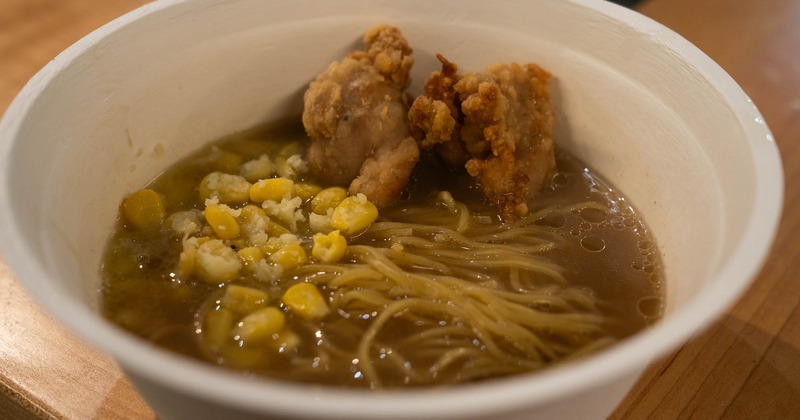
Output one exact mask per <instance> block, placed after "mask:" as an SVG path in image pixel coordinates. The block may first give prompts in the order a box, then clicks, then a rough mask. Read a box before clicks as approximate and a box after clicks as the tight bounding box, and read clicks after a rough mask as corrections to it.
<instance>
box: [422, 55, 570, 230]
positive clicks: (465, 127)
mask: <svg viewBox="0 0 800 420" xmlns="http://www.w3.org/2000/svg"><path fill="white" fill-rule="evenodd" d="M437 58H438V59H439V61H440V62H441V63H442V71H441V72H434V73H432V74H431V75H430V76H429V77H428V79H427V80H426V81H425V95H423V96H420V97H418V98H417V99H416V100H415V101H414V103H413V104H412V106H411V109H410V110H409V121H410V124H411V132H412V134H413V135H414V138H415V139H417V141H418V142H419V144H420V146H421V147H422V148H423V149H434V150H435V151H436V152H437V153H438V154H439V155H440V156H442V158H443V160H444V161H445V162H447V163H449V164H450V165H453V166H461V165H463V166H464V167H465V168H466V170H467V172H469V174H470V175H472V176H474V177H476V178H477V180H478V181H479V182H480V184H481V186H482V188H483V192H484V194H485V195H486V197H487V198H488V199H489V200H490V201H491V202H492V203H493V204H494V205H495V207H496V208H497V209H498V210H499V212H500V215H501V217H502V218H503V220H506V221H513V220H516V219H518V218H519V217H522V216H525V215H526V214H528V202H529V200H531V199H533V198H534V197H535V196H536V195H537V194H538V193H539V191H540V190H541V189H542V187H543V186H545V185H546V184H548V183H549V182H550V180H551V179H552V177H553V175H554V173H555V167H556V164H555V148H554V146H553V140H552V129H553V110H552V106H551V103H550V91H549V86H548V80H549V78H550V74H549V73H548V72H546V71H545V70H543V69H542V68H540V67H539V66H537V65H535V64H527V65H519V64H516V63H511V64H497V65H494V66H490V67H489V68H487V69H486V71H484V72H482V73H465V74H463V75H462V76H458V74H457V72H458V67H457V66H456V65H455V64H454V63H452V62H450V61H448V60H447V59H445V58H444V57H442V56H441V55H437Z"/></svg>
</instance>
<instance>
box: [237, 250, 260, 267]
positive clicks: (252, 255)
mask: <svg viewBox="0 0 800 420" xmlns="http://www.w3.org/2000/svg"><path fill="white" fill-rule="evenodd" d="M236 255H238V256H239V258H240V259H241V260H242V262H243V263H245V264H246V265H251V264H255V263H257V262H259V261H261V260H263V259H264V258H265V257H264V252H263V251H262V250H261V248H259V247H257V246H248V247H246V248H242V249H240V250H238V251H236Z"/></svg>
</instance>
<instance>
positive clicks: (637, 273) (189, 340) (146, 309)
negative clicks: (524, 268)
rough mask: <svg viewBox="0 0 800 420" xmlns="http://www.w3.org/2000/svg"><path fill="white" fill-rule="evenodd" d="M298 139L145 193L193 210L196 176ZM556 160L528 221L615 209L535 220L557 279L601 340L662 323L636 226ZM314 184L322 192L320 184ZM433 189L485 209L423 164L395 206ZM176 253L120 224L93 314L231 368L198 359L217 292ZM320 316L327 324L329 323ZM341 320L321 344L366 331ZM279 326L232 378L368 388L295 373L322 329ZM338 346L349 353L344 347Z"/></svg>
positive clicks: (203, 159) (270, 141) (232, 141)
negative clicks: (183, 267)
mask: <svg viewBox="0 0 800 420" xmlns="http://www.w3.org/2000/svg"><path fill="white" fill-rule="evenodd" d="M306 141H307V140H306V138H305V134H304V133H303V130H302V127H301V126H299V125H298V124H297V123H296V122H292V123H279V124H273V125H270V126H268V127H266V128H259V129H256V130H251V131H247V132H244V133H241V134H237V135H234V136H231V137H229V138H226V139H222V140H220V141H218V142H216V143H214V144H213V146H208V147H206V148H205V149H203V150H201V151H199V152H197V153H195V154H193V155H192V156H190V157H188V158H186V159H184V160H182V161H180V162H179V163H177V164H175V165H174V166H172V167H171V168H170V169H168V170H167V171H166V172H165V173H164V174H162V175H161V176H159V177H158V178H157V179H156V180H155V181H153V182H152V183H151V184H150V185H149V186H148V187H149V188H151V189H153V190H155V191H158V192H159V193H160V194H161V195H162V196H163V198H164V201H165V208H166V211H167V214H170V213H173V212H175V211H179V210H186V209H190V208H195V209H200V210H202V209H203V200H201V199H200V196H199V193H198V184H199V183H200V180H201V179H202V178H203V177H204V176H205V175H206V174H207V173H209V172H211V171H214V170H219V171H223V172H224V171H232V170H233V169H234V168H236V167H237V166H238V165H239V164H241V163H242V162H243V161H247V160H250V159H255V158H257V157H258V156H260V155H261V154H264V153H266V154H270V155H274V154H277V153H281V149H282V148H294V149H298V147H299V148H300V149H302V147H304V145H305V144H306V143H305V142H306ZM557 163H558V168H559V173H558V175H557V176H556V177H555V179H554V182H553V184H552V186H551V187H549V188H548V189H546V190H545V191H543V192H542V193H541V194H540V195H539V197H537V198H536V200H535V201H534V202H533V203H532V205H531V212H532V213H535V212H536V211H537V210H539V209H543V208H564V207H568V206H570V205H573V204H577V203H582V202H586V201H594V202H599V203H603V204H606V205H608V206H609V207H611V208H612V209H613V210H614V211H613V212H611V213H610V214H606V213H603V212H599V211H596V210H592V209H583V210H575V211H568V212H566V213H564V212H552V213H550V214H546V215H544V216H543V217H542V218H540V219H539V220H537V221H536V225H538V226H541V227H543V228H544V229H546V230H548V231H551V232H557V233H558V234H559V235H560V236H561V237H562V238H563V239H564V241H563V242H564V243H565V244H566V245H565V246H562V247H558V248H554V249H552V250H550V251H546V252H545V253H544V256H545V257H547V258H550V259H552V260H553V261H555V262H557V263H558V264H560V265H561V266H563V267H564V275H565V277H566V278H567V279H568V281H569V282H570V283H571V284H572V286H574V287H578V288H583V289H588V290H590V291H591V293H592V294H594V296H595V297H596V298H597V300H598V301H599V302H601V303H602V305H601V306H602V309H603V311H604V315H605V316H606V317H608V319H609V322H608V323H607V329H608V331H609V334H611V335H612V336H613V337H614V338H616V339H624V338H625V337H628V336H630V335H632V334H634V333H636V332H637V331H640V330H641V329H643V328H645V327H647V326H648V325H650V324H651V323H653V322H654V321H656V320H657V319H658V318H659V317H660V316H661V312H662V306H663V301H664V291H663V288H662V284H663V270H662V267H661V259H660V255H659V254H658V250H657V249H656V247H655V244H654V241H653V240H652V238H651V237H650V235H649V233H648V232H647V230H646V228H645V226H644V225H643V223H642V222H641V220H640V219H639V217H638V216H637V215H636V213H635V212H634V210H633V209H632V208H631V207H630V206H629V205H628V204H627V201H626V200H625V198H624V197H623V196H622V195H620V194H619V192H617V191H615V190H614V189H613V188H611V187H609V186H608V185H607V184H606V183H605V182H604V181H602V179H601V178H599V177H598V176H597V174H595V173H594V172H592V171H591V170H590V169H588V168H587V167H586V165H584V164H583V163H582V162H580V161H579V160H577V159H575V158H574V157H572V156H570V155H569V154H567V153H564V152H559V153H558V155H557ZM443 174H444V175H445V176H443ZM307 181H309V182H314V181H318V180H313V179H309V180H307ZM319 184H321V185H324V182H319ZM439 190H449V191H451V193H452V195H453V197H454V198H455V199H456V200H459V201H462V202H465V203H467V204H468V206H469V207H470V209H471V210H472V211H473V212H491V210H490V209H489V208H488V207H487V205H486V204H485V203H484V202H483V201H482V199H481V196H480V192H479V191H480V189H479V188H478V187H477V186H476V185H474V183H473V182H472V181H471V179H469V177H468V176H466V175H465V174H464V173H463V172H460V171H453V170H450V169H445V168H443V167H439V166H438V164H437V162H436V161H435V159H432V158H430V157H427V158H425V159H423V161H422V163H421V164H420V165H419V166H418V168H417V169H416V170H415V173H414V176H413V178H412V181H411V182H410V184H409V186H408V188H407V190H406V192H405V193H404V199H405V200H407V201H406V202H419V201H425V200H430V197H431V196H432V194H433V192H435V191H439ZM402 212H403V208H402V205H400V206H396V207H395V208H393V209H387V210H386V211H382V212H381V213H382V214H384V213H386V214H392V213H394V214H397V215H402ZM497 223H500V222H499V220H498V221H497ZM301 229H307V226H305V225H304V226H301ZM357 242H358V240H356V241H355V242H354V243H357ZM362 242H363V241H362ZM181 246H182V243H181V238H180V237H178V236H176V235H175V234H174V233H173V232H171V231H170V229H169V228H168V227H166V226H164V227H162V228H161V229H156V230H153V231H148V232H140V231H137V230H135V229H131V228H130V227H128V226H126V225H125V223H124V221H122V220H120V221H119V222H118V224H117V227H116V229H115V231H114V234H113V236H112V238H111V239H110V241H109V243H108V245H107V248H106V252H105V255H104V257H103V263H102V267H101V273H102V277H103V280H104V283H103V286H102V289H101V296H102V299H101V306H102V312H103V314H104V316H106V317H107V318H108V319H110V320H111V321H112V322H114V323H116V324H117V325H119V326H120V327H122V328H124V329H126V330H128V331H130V332H131V333H133V334H135V335H137V336H139V337H142V338H144V339H145V340H148V341H150V342H153V343H155V344H157V345H159V346H161V347H163V348H166V349H169V350H171V351H175V352H178V353H181V354H184V355H186V356H189V357H192V358H195V359H200V360H205V361H207V362H210V363H214V364H220V365H224V366H228V367H231V368H241V366H237V363H233V362H227V361H225V360H223V358H221V357H219V356H218V355H209V354H208V352H207V351H205V350H203V348H202V346H201V345H200V339H199V337H198V332H197V331H198V325H200V324H198V322H199V321H198V313H201V312H202V310H203V308H204V307H207V305H208V302H209V300H210V299H211V300H213V299H214V296H217V295H218V294H219V293H220V290H221V286H220V285H216V284H208V283H205V282H202V281H197V280H195V279H193V278H182V277H181V276H180V275H179V274H178V271H177V270H176V266H177V260H178V256H179V254H180V252H181ZM287 282H291V280H290V279H289V280H287ZM234 283H236V284H241V285H248V286H255V287H261V288H263V289H265V290H267V291H268V292H269V294H270V296H276V297H278V298H279V297H280V294H281V293H282V291H283V290H285V288H286V286H281V285H275V284H271V285H263V284H259V282H258V281H257V280H255V279H253V278H250V277H247V276H242V277H241V278H239V279H238V280H236V281H234ZM204 305H206V306H204ZM331 316H332V317H333V318H336V316H337V315H336V314H333V315H331ZM340 318H341V317H340ZM367 318H368V317H367ZM344 321H345V320H344V319H339V318H337V319H331V318H326V319H325V320H324V322H323V327H325V326H327V328H329V329H328V330H325V331H324V339H326V340H331V341H337V340H338V338H337V337H336V334H335V332H333V333H332V332H331V331H332V330H334V329H336V328H350V329H356V330H358V331H363V330H365V329H366V327H367V324H368V320H367V319H358V320H352V321H351V322H350V324H351V325H347V326H345V325H344V324H343V323H344ZM287 324H289V325H293V326H295V328H296V331H297V333H298V336H299V337H300V338H301V340H302V343H303V344H302V345H301V346H300V347H299V348H298V349H295V350H293V351H292V352H290V354H281V355H279V356H276V357H277V358H276V359H275V360H274V361H268V362H264V363H261V364H258V366H259V367H258V368H253V367H252V366H251V365H248V366H245V368H244V369H241V370H243V371H245V372H255V373H257V374H260V375H264V376H268V377H274V378H280V379H285V380H292V381H302V382H314V383H327V384H337V385H349V386H368V385H369V384H366V383H365V382H364V381H363V380H361V379H360V378H359V377H358V372H356V371H355V370H354V367H353V365H352V364H349V363H329V364H325V363H324V361H322V362H320V361H319V360H317V361H316V362H312V363H317V364H318V366H316V365H315V366H303V368H302V369H297V368H296V366H294V365H293V360H294V361H296V362H297V363H300V361H304V360H315V359H314V357H313V356H314V352H313V348H314V347H315V345H316V344H315V342H316V340H317V339H318V338H319V337H315V333H316V332H317V331H320V330H322V329H323V328H321V327H319V326H315V325H314V324H309V323H308V322H302V321H301V320H298V319H295V318H294V317H293V316H292V315H291V314H290V313H288V312H287ZM395 328H396V330H393V331H391V332H390V333H389V334H390V335H391V334H394V335H413V334H414V326H413V325H412V323H406V324H404V325H396V326H395ZM337 344H340V345H341V346H343V347H348V346H353V343H337ZM303 363H305V362H303ZM354 373H355V374H356V375H355V376H354ZM404 383H408V378H402V377H398V378H390V379H388V380H387V381H385V384H384V385H385V386H403V385H404ZM410 385H414V384H413V383H411V384H410Z"/></svg>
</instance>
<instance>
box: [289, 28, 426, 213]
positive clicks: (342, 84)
mask: <svg viewBox="0 0 800 420" xmlns="http://www.w3.org/2000/svg"><path fill="white" fill-rule="evenodd" d="M363 40H364V43H365V44H366V48H365V49H364V50H360V51H354V52H352V53H351V54H349V55H348V56H347V57H345V58H344V59H343V60H341V61H336V62H333V63H331V64H330V65H329V66H328V68H327V69H326V70H325V71H323V72H322V73H321V74H319V75H318V76H317V77H316V78H315V80H314V81H312V82H311V83H310V85H309V87H308V89H307V90H306V92H305V95H304V98H303V99H304V109H303V125H304V127H305V129H306V132H307V133H308V135H309V136H310V137H311V138H312V142H311V145H310V146H309V149H308V152H307V155H306V159H307V161H308V163H309V168H310V170H311V172H312V173H313V174H314V175H316V176H318V177H321V178H322V179H325V180H326V181H329V182H330V183H331V184H337V185H348V184H349V189H348V192H349V193H350V194H357V193H363V194H365V195H366V196H367V198H368V199H369V200H370V201H372V202H373V203H374V204H375V205H376V206H378V207H385V206H387V205H390V204H391V203H393V202H394V201H395V200H396V199H397V198H398V197H399V195H400V193H401V192H402V190H403V188H404V187H405V185H406V183H407V182H408V179H409V177H410V175H411V171H412V169H413V168H414V165H415V164H416V162H417V161H418V160H419V148H418V146H417V143H416V141H414V139H413V137H411V132H410V130H409V127H408V116H407V114H408V100H407V98H406V94H405V89H406V88H407V87H408V85H409V84H410V79H409V71H410V69H411V66H412V65H413V63H414V59H413V58H412V56H411V54H412V50H411V48H410V47H409V46H408V42H407V41H406V39H405V38H404V37H403V34H402V33H401V32H400V30H398V29H397V28H395V27H392V26H388V25H378V26H376V27H373V28H371V29H370V30H368V31H367V33H366V34H365V35H364V39H363Z"/></svg>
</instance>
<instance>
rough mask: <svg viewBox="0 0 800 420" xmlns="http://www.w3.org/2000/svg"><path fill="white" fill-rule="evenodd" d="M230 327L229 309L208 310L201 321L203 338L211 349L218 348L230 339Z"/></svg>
mask: <svg viewBox="0 0 800 420" xmlns="http://www.w3.org/2000/svg"><path fill="white" fill-rule="evenodd" d="M232 329H233V313H232V312H231V311H230V310H229V309H225V308H220V309H217V310H213V311H209V312H208V314H206V319H205V322H204V323H203V340H204V341H205V342H206V344H208V346H209V347H211V348H212V349H214V350H217V349H220V348H222V346H224V345H225V342H226V341H227V340H229V339H230V336H231V330H232Z"/></svg>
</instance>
